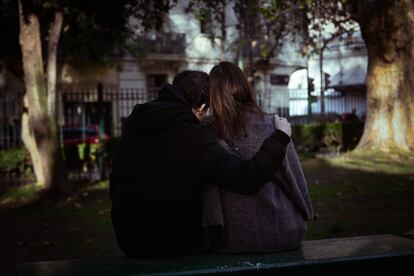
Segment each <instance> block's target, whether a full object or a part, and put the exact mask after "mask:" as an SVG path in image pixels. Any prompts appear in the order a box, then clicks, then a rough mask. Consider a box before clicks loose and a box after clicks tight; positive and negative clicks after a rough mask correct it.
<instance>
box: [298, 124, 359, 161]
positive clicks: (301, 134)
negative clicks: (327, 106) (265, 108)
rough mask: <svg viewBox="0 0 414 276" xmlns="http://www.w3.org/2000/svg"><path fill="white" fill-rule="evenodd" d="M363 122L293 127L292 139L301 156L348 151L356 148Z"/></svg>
mask: <svg viewBox="0 0 414 276" xmlns="http://www.w3.org/2000/svg"><path fill="white" fill-rule="evenodd" d="M363 129H364V123H363V122H346V123H323V124H308V125H294V126H293V127H292V132H293V134H292V139H293V141H294V142H295V146H296V148H297V150H298V151H299V152H300V153H302V154H308V153H320V152H322V153H327V152H339V151H348V150H352V149H354V148H355V147H356V145H357V144H358V142H359V139H360V138H361V136H362V132H363Z"/></svg>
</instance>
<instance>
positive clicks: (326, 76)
mask: <svg viewBox="0 0 414 276" xmlns="http://www.w3.org/2000/svg"><path fill="white" fill-rule="evenodd" d="M329 77H330V75H329V74H326V73H324V79H325V89H326V88H329V85H330V84H331V80H330V79H329Z"/></svg>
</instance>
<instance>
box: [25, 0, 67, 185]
mask: <svg viewBox="0 0 414 276" xmlns="http://www.w3.org/2000/svg"><path fill="white" fill-rule="evenodd" d="M24 3H25V2H24V1H22V0H20V1H19V23H20V46H21V51H22V56H23V71H24V79H25V88H26V95H25V107H26V109H25V112H24V114H23V117H22V128H23V130H22V134H23V135H22V139H23V142H24V144H25V146H26V147H27V149H28V150H29V152H30V155H31V158H32V161H33V164H34V170H35V175H36V178H37V183H38V184H39V185H43V186H44V187H45V188H46V189H51V188H55V187H58V186H59V184H61V183H59V182H60V181H59V180H60V179H61V178H60V177H61V175H59V173H58V168H59V167H60V164H59V161H60V160H61V158H60V157H61V151H60V149H59V143H58V137H57V133H58V132H57V125H56V120H55V118H54V117H53V116H51V115H50V112H49V111H48V95H47V85H46V76H45V73H44V69H43V57H42V44H41V34H40V23H39V18H38V16H37V15H36V14H35V13H33V12H30V11H28V10H27V7H26V6H24Z"/></svg>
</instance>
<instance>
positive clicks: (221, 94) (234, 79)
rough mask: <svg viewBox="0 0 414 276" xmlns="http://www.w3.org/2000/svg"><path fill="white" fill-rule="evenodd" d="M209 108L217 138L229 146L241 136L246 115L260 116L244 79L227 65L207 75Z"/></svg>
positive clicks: (224, 63) (230, 64) (247, 83)
mask: <svg viewBox="0 0 414 276" xmlns="http://www.w3.org/2000/svg"><path fill="white" fill-rule="evenodd" d="M210 106H211V109H212V113H213V119H214V126H215V130H216V132H217V135H218V137H220V138H227V139H230V140H231V141H232V142H233V141H234V140H236V139H237V138H239V137H241V136H242V135H243V134H245V132H246V124H247V113H248V112H249V111H250V112H255V113H257V114H260V115H263V111H262V110H261V109H260V108H259V106H258V105H257V103H256V99H255V94H254V92H253V89H252V88H251V87H250V85H249V82H248V80H247V78H246V75H245V74H244V73H243V71H242V70H241V69H240V68H239V67H238V66H237V65H235V64H234V63H231V62H229V61H223V62H220V63H219V64H218V65H216V66H214V67H213V69H211V71H210Z"/></svg>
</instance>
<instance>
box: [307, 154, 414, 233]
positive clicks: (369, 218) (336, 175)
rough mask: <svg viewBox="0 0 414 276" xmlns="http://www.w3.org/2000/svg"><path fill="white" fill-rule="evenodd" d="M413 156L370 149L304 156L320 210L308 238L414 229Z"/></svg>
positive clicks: (310, 188) (312, 223)
mask: <svg viewBox="0 0 414 276" xmlns="http://www.w3.org/2000/svg"><path fill="white" fill-rule="evenodd" d="M413 157H414V154H412V153H409V154H407V153H404V154H396V153H390V154H384V153H374V152H367V151H364V152H353V153H348V154H345V155H342V156H340V157H337V158H329V159H328V158H320V159H309V160H305V161H303V167H304V171H305V175H306V177H307V180H308V183H309V190H310V195H311V199H312V202H313V205H314V209H315V212H316V213H317V214H318V219H317V220H316V221H313V222H311V223H310V224H309V226H310V227H309V231H308V234H307V239H319V238H321V239H323V238H331V237H341V236H354V235H368V234H380V233H392V234H397V235H404V234H405V233H406V232H407V231H408V230H410V229H414V212H412V210H414V158H413Z"/></svg>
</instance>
